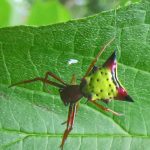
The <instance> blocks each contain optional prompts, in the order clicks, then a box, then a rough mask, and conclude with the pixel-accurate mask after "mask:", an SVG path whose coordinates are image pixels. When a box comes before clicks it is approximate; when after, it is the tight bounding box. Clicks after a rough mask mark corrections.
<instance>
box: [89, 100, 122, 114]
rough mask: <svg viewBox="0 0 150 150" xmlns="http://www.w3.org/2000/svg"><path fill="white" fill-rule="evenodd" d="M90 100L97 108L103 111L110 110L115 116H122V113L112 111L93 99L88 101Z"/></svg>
mask: <svg viewBox="0 0 150 150" xmlns="http://www.w3.org/2000/svg"><path fill="white" fill-rule="evenodd" d="M90 102H91V103H93V104H94V105H96V106H97V107H98V108H100V109H102V110H104V111H108V112H111V113H113V114H114V115H116V116H122V114H120V113H118V112H115V111H113V110H111V109H109V108H106V107H104V106H102V105H100V104H98V103H96V102H95V101H90Z"/></svg>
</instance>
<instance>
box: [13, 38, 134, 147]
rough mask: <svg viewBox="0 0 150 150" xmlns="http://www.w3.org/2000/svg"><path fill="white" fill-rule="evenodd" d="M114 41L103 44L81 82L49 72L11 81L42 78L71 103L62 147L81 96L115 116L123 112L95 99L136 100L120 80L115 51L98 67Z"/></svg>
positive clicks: (67, 102) (28, 81)
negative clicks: (65, 79) (49, 77)
mask: <svg viewBox="0 0 150 150" xmlns="http://www.w3.org/2000/svg"><path fill="white" fill-rule="evenodd" d="M113 40H114V38H113V39H111V40H110V41H109V42H108V43H107V44H106V45H104V46H103V47H102V49H101V50H100V51H99V53H98V54H97V56H96V57H95V58H94V60H93V61H92V62H91V64H90V65H89V67H88V69H87V71H86V73H85V75H84V76H83V78H82V79H81V83H80V84H79V85H78V84H76V78H75V76H74V75H73V77H72V80H71V84H67V83H65V82H64V81H63V80H62V79H60V78H59V77H58V76H57V75H55V74H53V73H52V72H50V71H48V72H47V73H46V74H45V78H41V77H36V78H33V79H30V80H24V81H21V82H18V83H15V84H12V85H11V86H10V87H12V86H15V85H19V84H25V83H31V82H35V81H42V82H43V83H44V84H49V85H52V86H55V87H57V88H58V89H59V93H60V97H61V100H62V101H63V103H64V105H65V106H67V105H69V111H68V119H67V121H66V122H64V123H67V127H66V130H65V131H64V134H63V137H62V142H61V145H60V147H61V149H63V146H64V143H65V141H66V139H67V137H68V135H69V133H70V132H71V130H72V128H73V124H74V119H75V115H76V109H77V107H78V104H79V103H78V102H79V101H80V99H81V98H82V97H85V98H87V100H88V101H89V102H91V103H93V104H94V105H96V106H97V107H99V108H100V109H102V110H104V111H108V112H111V113H113V114H114V115H118V116H119V115H121V114H119V113H117V112H115V111H113V110H111V109H109V108H106V107H104V106H102V105H100V104H98V103H97V102H96V100H102V101H104V102H105V103H108V102H110V100H111V99H116V100H122V101H128V102H133V100H132V98H131V97H130V96H129V95H128V94H127V91H126V90H125V88H124V87H123V86H122V85H121V83H120V82H119V80H118V77H117V60H116V51H114V52H113V54H112V55H111V56H110V57H109V58H108V59H107V60H106V62H105V63H104V64H103V65H102V66H101V67H97V66H95V64H96V62H97V60H98V58H99V56H100V55H101V54H102V52H103V51H104V50H105V49H106V47H107V46H108V45H110V43H111V42H112V41H113ZM48 76H51V77H53V78H54V79H55V80H57V81H58V82H59V83H58V82H54V81H50V80H48Z"/></svg>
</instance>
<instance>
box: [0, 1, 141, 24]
mask: <svg viewBox="0 0 150 150" xmlns="http://www.w3.org/2000/svg"><path fill="white" fill-rule="evenodd" d="M138 1H140V0H0V27H5V26H14V25H22V24H23V25H36V26H39V25H48V24H53V23H57V22H63V21H67V20H70V19H74V18H81V17H85V16H89V15H92V14H96V13H99V12H101V11H106V10H110V9H117V8H119V7H122V6H126V5H129V4H131V3H134V2H138Z"/></svg>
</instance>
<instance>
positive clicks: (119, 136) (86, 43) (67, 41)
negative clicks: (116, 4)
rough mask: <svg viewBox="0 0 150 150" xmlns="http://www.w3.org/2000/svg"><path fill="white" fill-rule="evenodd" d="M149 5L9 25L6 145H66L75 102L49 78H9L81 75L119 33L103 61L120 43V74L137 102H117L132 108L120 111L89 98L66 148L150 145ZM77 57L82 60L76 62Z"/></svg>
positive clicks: (5, 35)
mask: <svg viewBox="0 0 150 150" xmlns="http://www.w3.org/2000/svg"><path fill="white" fill-rule="evenodd" d="M149 10H150V2H149V1H148V0H144V1H142V2H141V3H137V4H131V5H129V6H127V7H123V8H121V9H118V10H112V11H108V12H105V13H100V14H97V15H94V16H91V17H87V18H84V19H79V20H73V21H69V22H67V23H60V24H55V25H49V26H41V27H32V26H17V27H7V28H1V29H0V149H2V150H3V149H4V150H9V149H12V150H16V149H17V150H20V149H23V150H30V149H37V150H43V149H47V150H48V149H53V150H58V149H59V148H58V147H59V144H60V142H61V136H62V134H63V131H64V129H65V126H62V125H61V123H62V122H64V121H65V120H66V117H67V109H68V108H67V107H65V106H64V105H63V103H62V102H61V100H60V97H59V95H58V92H57V89H55V88H53V87H50V90H51V93H48V92H44V91H43V84H42V83H33V84H28V85H22V86H17V87H13V88H8V86H9V85H10V84H11V83H15V82H17V81H20V80H23V79H30V78H33V77H35V76H41V77H43V76H44V74H45V72H46V71H48V70H51V71H52V72H54V73H56V74H57V75H59V76H60V77H61V78H63V79H64V80H65V81H66V82H69V81H70V79H71V76H72V74H73V73H75V74H76V75H77V78H78V79H80V78H81V77H82V76H83V74H84V73H85V71H86V69H87V66H88V65H89V63H90V61H91V60H92V59H93V57H94V56H95V55H96V54H97V52H98V51H99V48H100V47H102V46H103V45H104V43H106V42H107V41H108V40H110V39H111V38H112V37H113V36H115V37H116V40H115V41H114V43H113V44H112V45H111V46H110V47H109V48H108V49H107V50H106V51H105V53H104V54H103V55H102V57H101V58H100V59H99V62H98V65H100V64H102V63H103V62H104V61H105V60H106V59H107V58H108V56H109V55H110V54H111V53H112V52H113V50H114V48H117V50H118V51H117V56H118V57H117V58H118V61H119V63H118V75H119V78H120V80H121V82H122V83H123V85H124V86H125V87H126V88H127V89H128V91H129V94H130V95H131V96H132V98H133V99H134V101H135V102H134V103H127V102H120V101H113V102H112V103H110V104H109V105H108V107H109V108H111V109H114V110H115V111H118V112H121V113H123V114H124V116H122V117H116V116H113V115H112V114H110V113H107V112H103V111H101V110H99V109H97V108H96V107H94V106H93V105H90V104H89V103H88V104H85V101H86V100H85V99H82V101H81V105H80V109H79V111H78V114H77V117H76V120H75V126H74V130H73V132H72V134H71V135H70V136H69V138H68V140H67V142H66V144H65V150H69V149H70V147H71V149H73V150H85V149H87V150H91V149H94V150H97V149H98V150H99V149H101V150H108V149H111V150H127V149H129V150H141V149H144V150H149V147H150V120H149V115H150V110H149V109H150V102H149V97H150V92H149V89H150V84H149V83H150V68H149V64H150V58H149V56H150V32H149V31H150V30H149V27H150V13H149V12H150V11H149ZM70 58H74V59H77V60H78V63H77V64H73V65H71V66H69V65H68V60H69V59H70ZM78 82H79V80H78ZM103 105H104V104H103Z"/></svg>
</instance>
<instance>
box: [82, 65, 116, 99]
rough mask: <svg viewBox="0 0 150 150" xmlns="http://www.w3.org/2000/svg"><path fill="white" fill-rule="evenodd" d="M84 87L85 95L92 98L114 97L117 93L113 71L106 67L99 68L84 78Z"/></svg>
mask: <svg viewBox="0 0 150 150" xmlns="http://www.w3.org/2000/svg"><path fill="white" fill-rule="evenodd" d="M84 80H85V81H84V82H85V84H84V85H83V87H82V89H81V90H82V92H83V94H84V96H86V97H88V98H90V99H91V100H97V99H100V100H103V99H112V98H114V97H115V96H116V95H117V90H116V86H115V84H114V82H113V79H112V73H111V71H110V70H109V69H107V68H106V67H102V68H99V69H98V70H97V71H95V72H94V73H92V74H90V75H89V76H87V77H85V78H84Z"/></svg>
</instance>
